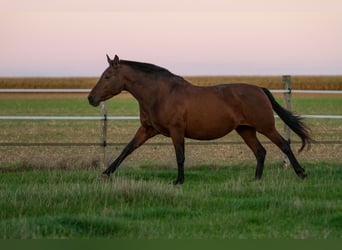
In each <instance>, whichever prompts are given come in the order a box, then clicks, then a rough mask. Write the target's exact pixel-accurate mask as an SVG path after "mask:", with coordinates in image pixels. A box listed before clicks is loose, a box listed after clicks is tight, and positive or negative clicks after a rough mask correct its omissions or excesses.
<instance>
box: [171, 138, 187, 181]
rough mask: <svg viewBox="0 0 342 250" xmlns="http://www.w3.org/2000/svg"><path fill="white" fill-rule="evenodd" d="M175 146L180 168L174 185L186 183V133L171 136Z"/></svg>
mask: <svg viewBox="0 0 342 250" xmlns="http://www.w3.org/2000/svg"><path fill="white" fill-rule="evenodd" d="M171 138H172V142H173V145H174V147H175V151H176V158H177V166H178V176H177V179H176V180H175V181H174V182H173V184H174V185H177V184H183V182H184V161H185V156H184V133H181V132H180V131H178V132H176V133H174V134H172V135H171Z"/></svg>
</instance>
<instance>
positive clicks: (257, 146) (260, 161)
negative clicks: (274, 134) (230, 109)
mask: <svg viewBox="0 0 342 250" xmlns="http://www.w3.org/2000/svg"><path fill="white" fill-rule="evenodd" d="M235 130H236V132H238V134H239V135H240V136H241V137H242V138H243V140H244V141H245V142H246V144H247V145H248V147H249V148H250V149H251V150H252V151H253V153H254V155H255V158H256V160H257V166H256V170H255V179H256V180H259V179H260V178H261V176H262V172H263V170H264V161H265V157H266V150H265V148H264V147H263V146H262V145H261V143H260V141H259V140H258V138H257V136H256V130H255V128H253V127H249V126H239V127H237V128H236V129H235Z"/></svg>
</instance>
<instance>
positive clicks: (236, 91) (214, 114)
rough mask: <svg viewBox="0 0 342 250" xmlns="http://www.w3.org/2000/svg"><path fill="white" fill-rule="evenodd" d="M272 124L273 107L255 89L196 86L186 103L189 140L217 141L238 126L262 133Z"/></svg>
mask: <svg viewBox="0 0 342 250" xmlns="http://www.w3.org/2000/svg"><path fill="white" fill-rule="evenodd" d="M273 123H274V118H273V111H272V107H271V105H270V103H269V101H268V99H267V97H266V96H265V95H264V93H263V92H262V90H261V89H260V88H258V87H256V86H252V85H246V84H232V85H220V86H215V87H206V88H204V87H202V88H200V87H195V89H194V91H192V93H191V92H189V94H188V97H187V100H186V136H187V137H189V138H193V139H200V140H209V139H216V138H220V137H222V136H224V135H226V134H228V133H229V132H231V131H232V130H234V129H235V128H236V127H238V126H239V125H247V126H251V127H255V128H256V129H257V130H258V131H260V130H262V129H267V128H266V127H268V126H269V125H270V124H271V125H272V124H273Z"/></svg>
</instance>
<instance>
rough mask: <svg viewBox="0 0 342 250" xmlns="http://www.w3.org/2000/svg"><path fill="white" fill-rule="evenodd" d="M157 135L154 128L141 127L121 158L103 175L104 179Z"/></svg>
mask: <svg viewBox="0 0 342 250" xmlns="http://www.w3.org/2000/svg"><path fill="white" fill-rule="evenodd" d="M157 134H159V133H158V132H157V131H156V130H155V129H154V128H152V127H143V126H141V127H140V128H139V129H138V131H137V132H136V134H135V136H134V137H133V139H132V140H131V141H130V142H129V143H128V144H127V146H126V147H125V148H124V150H123V151H122V152H121V154H120V155H119V157H118V158H117V159H116V160H115V161H114V162H113V163H112V164H111V165H110V166H109V167H108V168H107V169H106V170H105V171H104V172H103V173H102V178H103V179H107V178H108V177H109V175H110V174H111V173H113V172H114V171H115V170H116V169H117V168H118V167H119V165H120V164H121V163H122V162H123V160H124V159H125V158H126V157H127V156H128V155H130V154H131V153H132V152H133V151H134V150H135V149H137V148H138V147H140V146H141V145H143V144H144V143H145V142H146V141H147V140H148V139H150V138H152V137H153V136H155V135H157Z"/></svg>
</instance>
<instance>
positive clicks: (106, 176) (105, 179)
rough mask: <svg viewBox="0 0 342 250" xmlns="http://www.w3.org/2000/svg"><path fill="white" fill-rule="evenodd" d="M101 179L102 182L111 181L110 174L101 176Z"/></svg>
mask: <svg viewBox="0 0 342 250" xmlns="http://www.w3.org/2000/svg"><path fill="white" fill-rule="evenodd" d="M100 179H101V180H102V181H108V180H109V175H108V174H102V175H101V176H100Z"/></svg>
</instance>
